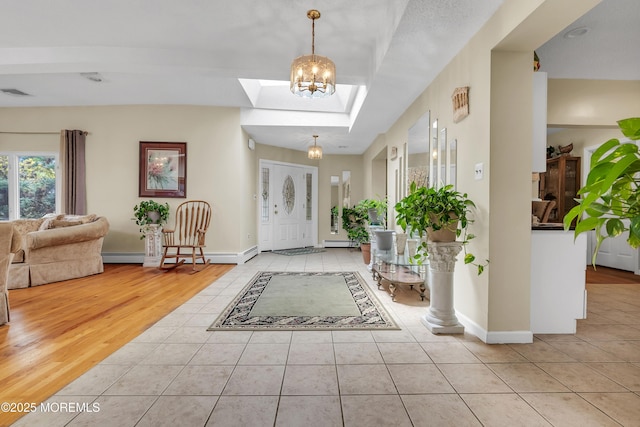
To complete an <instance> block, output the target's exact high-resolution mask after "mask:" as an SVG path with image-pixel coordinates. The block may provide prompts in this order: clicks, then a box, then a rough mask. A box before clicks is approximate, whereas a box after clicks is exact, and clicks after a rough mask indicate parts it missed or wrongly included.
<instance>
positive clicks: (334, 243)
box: [322, 240, 354, 248]
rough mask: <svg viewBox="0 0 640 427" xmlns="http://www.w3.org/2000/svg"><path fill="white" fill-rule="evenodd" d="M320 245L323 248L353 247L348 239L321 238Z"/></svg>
mask: <svg viewBox="0 0 640 427" xmlns="http://www.w3.org/2000/svg"><path fill="white" fill-rule="evenodd" d="M322 246H323V247H325V248H351V247H354V244H353V242H351V241H350V240H323V241H322Z"/></svg>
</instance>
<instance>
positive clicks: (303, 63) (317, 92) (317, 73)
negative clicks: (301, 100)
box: [290, 9, 336, 98]
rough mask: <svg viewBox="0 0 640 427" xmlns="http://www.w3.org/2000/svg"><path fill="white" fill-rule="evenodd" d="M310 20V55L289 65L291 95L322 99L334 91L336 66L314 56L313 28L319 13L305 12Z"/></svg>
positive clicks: (327, 59) (329, 61) (301, 57)
mask: <svg viewBox="0 0 640 427" xmlns="http://www.w3.org/2000/svg"><path fill="white" fill-rule="evenodd" d="M307 18H309V19H311V55H304V56H299V57H297V58H296V59H294V60H293V62H292V63H291V86H290V88H291V93H293V94H295V95H298V96H304V97H306V98H323V97H325V96H330V95H333V93H334V92H335V91H336V66H335V64H334V63H333V61H332V60H330V59H329V58H327V57H326V56H320V55H316V47H315V38H316V35H315V28H316V19H320V12H318V11H317V10H315V9H311V10H310V11H308V12H307Z"/></svg>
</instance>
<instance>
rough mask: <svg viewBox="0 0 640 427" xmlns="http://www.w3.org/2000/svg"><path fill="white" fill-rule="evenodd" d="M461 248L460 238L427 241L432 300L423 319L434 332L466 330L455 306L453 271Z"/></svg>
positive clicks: (460, 331) (446, 332) (459, 331)
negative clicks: (456, 239)
mask: <svg viewBox="0 0 640 427" xmlns="http://www.w3.org/2000/svg"><path fill="white" fill-rule="evenodd" d="M461 250H462V243H461V242H452V243H435V242H428V243H427V252H428V254H429V272H428V284H429V288H430V291H431V298H430V301H431V304H430V305H429V310H427V314H425V315H424V316H422V318H421V321H422V323H423V324H424V325H425V326H426V327H427V328H428V329H429V330H430V331H431V332H433V333H434V334H461V333H464V326H462V325H461V324H460V323H459V322H458V318H457V317H456V312H455V309H454V308H453V271H454V269H455V266H456V255H458V254H459V253H460V251H461Z"/></svg>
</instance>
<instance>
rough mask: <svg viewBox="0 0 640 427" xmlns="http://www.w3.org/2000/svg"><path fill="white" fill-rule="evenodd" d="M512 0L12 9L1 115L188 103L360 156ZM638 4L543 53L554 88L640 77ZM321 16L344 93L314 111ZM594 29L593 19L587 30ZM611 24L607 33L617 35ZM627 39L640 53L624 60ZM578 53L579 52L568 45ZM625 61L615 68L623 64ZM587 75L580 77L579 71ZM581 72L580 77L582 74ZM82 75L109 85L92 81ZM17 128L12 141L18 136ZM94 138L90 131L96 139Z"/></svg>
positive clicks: (3, 37) (294, 0)
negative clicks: (302, 88) (298, 81)
mask: <svg viewBox="0 0 640 427" xmlns="http://www.w3.org/2000/svg"><path fill="white" fill-rule="evenodd" d="M502 2H503V0H482V1H477V0H455V1H452V0H429V1H426V0H349V1H344V0H323V1H321V2H320V1H315V2H314V1H310V0H269V1H264V0H234V1H228V0H182V1H179V2H178V1H175V0H109V1H103V2H99V3H98V2H88V1H86V0H57V1H55V2H52V1H50V0H21V1H9V0H0V10H1V11H2V18H3V19H2V21H3V23H2V25H1V26H0V89H13V88H15V89H19V90H21V91H23V92H26V93H28V94H29V95H30V96H26V97H18V96H15V95H8V94H5V93H1V92H0V107H19V106H86V105H133V104H189V105H209V106H228V107H240V108H241V109H242V114H241V124H242V126H243V128H244V129H245V130H246V131H247V132H248V133H249V135H250V136H251V137H252V138H253V139H254V140H255V141H256V142H258V143H262V144H269V145H275V146H281V147H287V148H292V149H296V150H303V151H304V150H306V147H307V145H309V144H310V143H312V141H313V138H312V137H311V135H313V134H317V135H319V138H318V144H319V145H322V146H323V148H324V152H325V153H330V154H360V153H362V152H363V151H364V150H366V148H367V147H368V146H369V145H370V144H371V142H372V141H373V140H374V139H375V138H376V136H377V135H379V134H380V133H384V132H386V131H387V130H388V129H389V127H390V126H391V125H392V124H393V123H394V122H395V121H396V120H397V118H398V117H399V116H400V115H401V114H402V113H403V112H404V110H405V109H406V108H407V107H408V106H409V105H410V104H411V103H412V102H413V101H414V100H415V98H416V96H417V95H418V94H420V93H421V92H422V91H423V90H424V89H425V88H426V87H427V86H428V85H429V83H430V82H431V81H432V80H433V79H434V78H435V77H436V75H437V74H438V73H439V72H440V71H441V70H442V69H443V68H444V66H445V65H446V64H447V63H448V62H449V61H450V60H451V58H453V56H455V54H456V53H457V52H458V51H459V50H460V49H461V48H462V47H463V46H464V45H465V44H466V42H467V41H468V40H469V38H470V37H471V36H472V35H473V34H475V33H476V32H477V31H478V29H479V28H480V27H481V26H482V25H483V24H484V23H485V22H486V21H487V19H488V18H489V17H490V16H491V15H492V14H493V13H494V12H495V10H496V9H497V8H498V7H499V6H500V4H501V3H502ZM638 5H640V2H638V1H637V0H605V1H604V2H603V4H601V5H600V6H597V7H596V9H594V10H597V9H604V10H605V12H607V11H608V12H607V13H610V14H609V15H607V19H614V18H613V16H614V15H613V14H611V13H612V12H611V11H610V10H613V11H614V12H615V11H620V12H621V13H618V15H619V16H616V17H615V24H614V25H611V24H610V22H609V21H606V23H605V24H603V23H602V22H600V21H598V20H597V19H595V18H593V19H591V18H588V16H585V17H584V19H586V21H585V22H584V23H580V25H589V26H590V27H591V28H592V30H591V31H590V32H588V33H587V34H586V35H585V36H583V37H582V38H577V39H570V40H569V39H564V38H556V39H557V40H556V39H552V40H551V41H550V42H548V43H547V44H545V45H544V46H542V47H541V48H540V49H539V50H538V54H539V55H540V57H541V61H542V67H543V70H545V71H548V72H549V75H550V77H567V76H568V77H580V78H609V77H604V75H603V74H602V73H596V71H599V70H604V71H607V72H609V71H611V70H610V68H612V67H611V66H610V64H612V63H618V62H612V59H609V58H608V57H605V56H602V53H598V54H597V55H596V56H595V57H593V56H590V55H591V54H589V53H588V51H587V49H588V48H591V47H599V46H598V42H597V41H594V40H600V39H599V37H603V34H604V35H607V37H608V38H607V40H606V41H605V42H603V47H605V48H607V49H606V52H607V53H611V51H615V53H616V54H617V55H622V57H623V58H627V59H628V58H629V57H634V58H635V62H633V65H635V67H631V68H632V71H628V72H625V73H630V74H622V73H623V71H622V69H621V68H622V67H616V68H617V71H618V73H619V75H618V76H614V77H613V78H625V79H635V80H637V79H640V76H639V75H638V73H639V72H640V64H639V63H638V58H637V56H638V55H639V53H640V49H637V41H638V40H639V39H640V36H639V34H638V31H639V29H638V26H637V25H636V23H635V22H633V19H631V20H630V21H629V22H626V23H625V22H622V21H621V20H623V19H625V18H635V19H637V17H638V16H640V10H639V7H638ZM312 8H317V9H319V10H320V12H321V13H322V17H321V18H320V19H319V20H318V21H316V29H315V33H316V40H315V42H316V43H315V44H316V53H318V54H320V55H325V56H328V57H330V58H331V59H332V60H333V61H334V62H335V63H336V67H337V80H338V83H339V86H338V89H337V91H336V94H334V95H333V96H331V97H329V98H326V99H303V98H297V97H295V96H294V95H292V94H291V93H290V92H289V90H288V86H277V85H270V84H264V85H261V84H260V83H259V82H257V81H255V80H257V79H262V80H281V81H286V80H288V78H289V67H290V64H291V61H292V60H293V59H294V58H295V57H297V56H300V55H304V54H309V53H310V51H311V21H310V20H309V19H308V18H307V17H306V12H307V10H308V9H312ZM589 19H591V20H589ZM605 25H606V27H605ZM615 29H623V30H624V31H625V34H627V35H628V36H629V38H631V39H632V40H634V41H635V42H636V43H635V45H634V46H633V49H631V50H627V51H626V52H625V51H621V49H612V46H615V44H614V42H613V41H612V40H611V37H613V36H612V35H611V34H612V33H614V32H615V31H613V30H615ZM567 42H571V43H567ZM618 60H619V58H618V59H616V61H618ZM574 68H576V69H574ZM576 72H578V73H580V74H577V75H576V74H574V73H576ZM80 73H99V76H100V78H101V79H102V81H101V82H94V81H91V80H89V79H87V78H86V77H83V76H82V75H81V74H80ZM11 130H14V129H11ZM88 130H89V131H90V129H88Z"/></svg>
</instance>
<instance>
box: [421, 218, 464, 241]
mask: <svg viewBox="0 0 640 427" xmlns="http://www.w3.org/2000/svg"><path fill="white" fill-rule="evenodd" d="M431 220H432V221H433V220H434V216H433V215H432V216H431ZM457 229H458V221H455V222H452V223H451V224H448V225H447V226H445V227H442V228H441V229H440V230H434V229H432V228H431V227H427V240H428V241H430V242H455V241H456V230H457Z"/></svg>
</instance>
